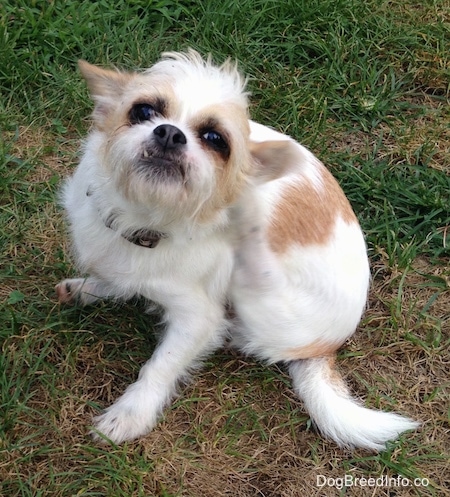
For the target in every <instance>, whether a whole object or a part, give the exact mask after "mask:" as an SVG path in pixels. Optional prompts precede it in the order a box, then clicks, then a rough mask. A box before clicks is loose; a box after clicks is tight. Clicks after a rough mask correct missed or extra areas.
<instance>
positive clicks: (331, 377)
mask: <svg viewBox="0 0 450 497" xmlns="http://www.w3.org/2000/svg"><path fill="white" fill-rule="evenodd" d="M327 362H328V367H329V371H328V381H329V382H330V383H331V384H332V385H333V387H334V388H335V390H338V391H339V392H340V394H341V395H348V394H349V391H348V387H347V385H346V384H345V382H344V380H343V379H342V376H341V375H340V374H339V371H338V370H337V368H336V355H335V354H333V355H332V356H331V357H329V358H328V360H327Z"/></svg>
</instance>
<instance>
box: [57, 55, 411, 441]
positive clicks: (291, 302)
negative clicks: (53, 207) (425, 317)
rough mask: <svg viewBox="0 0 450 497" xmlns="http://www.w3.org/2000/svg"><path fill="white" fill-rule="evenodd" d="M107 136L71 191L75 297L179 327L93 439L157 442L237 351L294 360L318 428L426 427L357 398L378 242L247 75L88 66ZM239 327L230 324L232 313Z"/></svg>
mask: <svg viewBox="0 0 450 497" xmlns="http://www.w3.org/2000/svg"><path fill="white" fill-rule="evenodd" d="M79 68H80V71H81V73H82V76H83V77H84V79H85V80H86V82H87V85H88V88H89V90H90V94H91V96H92V98H93V101H94V110H93V115H92V117H93V124H94V125H93V129H92V131H91V132H90V133H89V135H88V137H87V140H86V142H85V143H84V147H83V153H82V158H81V161H80V163H79V165H78V167H77V169H76V170H75V173H74V174H73V176H72V177H70V178H68V179H67V180H66V182H65V184H64V187H63V189H62V203H63V206H64V207H65V211H66V213H67V218H68V224H69V226H70V234H71V239H72V244H73V252H74V256H75V259H76V261H77V263H78V267H79V269H80V270H81V272H82V273H83V274H87V275H88V276H87V277H82V278H75V279H66V280H63V281H62V282H60V283H59V284H58V285H57V286H56V292H57V295H58V299H59V301H60V302H61V303H78V304H81V305H88V304H93V303H94V302H95V301H97V300H98V299H103V298H113V299H121V300H127V299H131V298H132V297H135V296H141V297H143V298H144V299H146V300H148V301H149V302H153V303H156V304H158V305H159V306H160V307H161V308H162V309H163V310H164V322H165V324H166V330H165V333H164V336H163V337H162V339H161V341H160V343H159V345H158V346H157V347H156V349H155V351H154V353H153V355H152V357H151V358H150V359H149V360H148V362H146V363H145V364H144V366H143V367H142V369H141V370H140V373H139V378H138V380H137V381H136V382H135V383H133V384H132V385H130V386H129V387H128V388H127V389H126V390H125V392H124V393H123V395H122V396H121V397H120V398H119V399H118V400H117V401H116V402H115V403H114V404H113V405H111V406H110V407H108V408H107V409H106V410H105V411H104V412H103V413H102V414H100V415H99V416H97V417H95V418H94V422H93V427H94V428H93V431H92V434H93V436H94V438H96V439H100V440H105V439H106V440H110V441H112V442H114V443H121V442H124V441H128V440H133V439H136V438H138V437H141V436H143V435H145V434H146V433H148V432H149V431H150V430H151V429H152V428H153V427H154V426H155V425H156V423H157V421H158V418H159V416H160V415H161V413H162V411H163V409H164V407H165V406H166V405H167V404H168V403H169V402H170V400H171V399H172V398H173V397H174V395H175V394H176V391H177V386H178V385H179V384H180V382H183V381H186V379H187V378H188V377H189V376H190V374H191V372H192V371H193V370H194V369H195V368H196V367H198V366H199V365H200V363H201V361H202V359H203V358H205V357H206V356H207V355H208V354H211V353H212V352H213V351H214V350H216V349H217V348H218V347H220V346H221V345H222V344H223V343H224V341H225V339H226V338H227V337H228V336H230V337H231V338H230V343H231V345H232V346H234V347H236V348H237V349H238V350H240V351H242V352H243V353H245V354H251V355H253V356H255V357H256V358H258V359H260V360H262V361H264V362H266V363H269V364H270V363H276V362H279V363H283V364H285V365H287V368H288V370H289V373H290V376H291V377H292V381H293V387H294V390H295V392H296V393H297V394H298V395H299V397H300V398H301V399H302V400H303V402H304V404H305V406H306V408H307V410H308V411H309V414H310V416H311V419H312V420H313V422H314V424H315V426H316V427H317V428H318V430H319V431H320V432H321V433H322V434H323V435H324V436H325V437H328V438H331V439H333V440H334V441H335V442H336V443H337V444H339V445H340V446H342V447H347V448H353V447H361V448H365V449H370V450H375V451H378V450H383V449H385V447H386V442H387V441H389V440H392V439H395V438H397V437H398V435H399V434H400V433H402V432H404V431H406V430H411V429H414V428H415V427H416V426H418V423H416V422H414V421H412V420H410V419H408V418H404V417H401V416H400V415H397V414H393V413H386V412H381V411H374V410H370V409H367V408H365V407H363V406H362V405H360V403H359V402H358V401H356V400H355V399H353V398H352V396H351V394H350V393H349V390H348V388H347V386H346V385H345V383H344V381H343V379H342V378H341V377H340V376H339V373H338V372H337V370H336V367H335V357H336V350H337V349H338V348H339V347H340V346H341V345H342V344H343V343H344V342H345V341H346V340H347V339H348V338H349V337H350V336H351V335H352V334H353V333H354V332H355V329H356V327H357V325H358V323H359V321H360V319H361V315H362V313H363V311H364V308H365V305H366V299H367V292H368V286H369V279H370V273H369V263H368V257H367V251H366V245H365V241H364V236H363V234H362V232H361V228H360V226H359V224H358V221H357V219H356V216H355V214H354V212H353V210H352V208H351V207H350V204H349V202H348V200H347V199H346V197H345V195H344V193H343V191H342V190H341V188H340V187H339V186H338V184H337V182H336V180H335V179H334V178H333V176H332V175H331V174H330V172H328V170H327V169H326V168H325V167H324V166H323V165H322V163H321V162H320V161H319V160H318V159H317V158H316V157H315V156H314V155H313V154H312V153H311V152H310V151H308V150H307V149H306V148H304V147H303V146H302V145H300V144H299V143H297V142H295V141H294V140H293V139H292V138H290V137H288V136H286V135H283V134H281V133H279V132H277V131H274V130H273V129H271V128H269V127H266V126H263V125H261V124H258V123H255V122H253V121H251V120H249V111H248V94H247V93H246V90H245V86H246V80H245V78H244V77H243V76H242V75H241V74H240V72H239V70H238V69H237V67H236V64H234V63H232V62H230V61H227V62H225V63H224V64H223V65H221V66H216V65H214V64H213V62H212V61H211V58H208V59H207V60H204V59H202V58H201V56H200V55H199V54H198V53H197V52H195V51H193V50H190V51H187V52H185V53H174V52H171V53H166V54H163V56H162V58H161V60H160V61H158V62H157V63H156V64H155V65H153V66H152V67H151V68H150V69H147V70H145V71H142V72H121V71H118V70H109V69H103V68H100V67H97V66H94V65H91V64H89V63H88V62H86V61H80V62H79ZM228 305H231V307H232V309H233V313H234V315H235V318H234V319H233V323H232V325H231V326H230V321H229V320H228V319H227V314H226V308H227V306H228Z"/></svg>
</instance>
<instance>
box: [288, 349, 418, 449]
mask: <svg viewBox="0 0 450 497" xmlns="http://www.w3.org/2000/svg"><path fill="white" fill-rule="evenodd" d="M289 372H290V374H291V377H292V380H293V385H294V390H295V392H296V393H297V394H298V395H299V396H300V398H301V399H302V400H303V402H304V403H305V405H306V408H307V410H308V412H309V414H310V416H311V419H312V421H313V422H314V424H315V425H316V426H317V428H318V429H319V431H320V432H321V433H322V434H323V435H324V436H326V437H329V438H331V439H333V440H334V441H335V442H336V443H337V444H338V445H340V446H341V447H348V448H354V447H360V448H364V449H370V450H375V451H380V450H384V449H386V442H387V441H389V440H393V439H395V438H397V437H398V436H399V435H400V433H402V432H404V431H407V430H412V429H415V428H417V427H418V426H419V424H420V423H417V422H416V421H413V420H411V419H408V418H404V417H402V416H399V415H398V414H393V413H390V412H382V411H373V410H371V409H367V408H365V407H363V406H361V405H360V404H359V403H358V402H357V401H356V400H355V399H353V398H352V397H351V395H350V392H349V390H348V388H347V386H346V385H345V383H344V381H343V380H342V378H341V377H340V375H339V373H338V372H337V371H336V369H335V368H334V358H318V359H305V360H299V361H294V362H292V363H290V367H289Z"/></svg>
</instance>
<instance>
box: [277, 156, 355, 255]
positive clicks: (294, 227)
mask: <svg viewBox="0 0 450 497" xmlns="http://www.w3.org/2000/svg"><path fill="white" fill-rule="evenodd" d="M317 167H318V170H319V173H320V177H321V180H322V187H321V188H320V187H315V186H314V185H313V184H312V183H311V182H310V181H308V180H305V179H304V180H303V181H298V182H296V183H293V184H291V185H289V186H288V187H287V188H286V190H285V191H284V192H283V194H282V197H281V199H280V201H279V202H278V204H277V206H276V208H275V212H274V213H273V216H272V219H271V226H270V228H269V234H268V235H269V243H270V246H271V248H272V250H274V251H275V252H277V253H283V252H284V251H286V249H287V248H288V247H289V246H291V245H292V244H295V243H297V244H300V245H325V244H326V243H327V242H328V240H329V238H330V236H331V234H332V231H333V227H334V224H335V222H336V218H337V216H341V217H342V219H343V220H344V221H345V222H347V223H356V222H357V219H356V216H355V214H354V212H353V209H352V207H351V205H350V203H349V201H348V200H347V198H346V197H345V195H344V192H343V191H342V189H341V187H340V186H339V184H338V183H337V181H336V180H335V179H334V177H333V176H332V174H331V173H330V172H329V171H328V170H327V169H326V168H325V166H323V164H321V163H320V162H319V161H317Z"/></svg>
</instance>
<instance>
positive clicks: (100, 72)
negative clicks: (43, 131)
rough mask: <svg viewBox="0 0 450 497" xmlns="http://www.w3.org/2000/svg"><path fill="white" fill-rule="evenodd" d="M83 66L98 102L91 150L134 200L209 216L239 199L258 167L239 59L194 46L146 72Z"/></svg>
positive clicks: (82, 63) (110, 178)
mask: <svg viewBox="0 0 450 497" xmlns="http://www.w3.org/2000/svg"><path fill="white" fill-rule="evenodd" d="M79 67H80V70H81V73H82V75H83V76H84V78H85V79H86V81H87V84H88V87H89V90H90V93H91V95H92V98H93V100H94V102H95V109H94V112H93V119H94V128H95V129H94V131H93V135H92V139H91V140H90V142H88V147H89V153H94V154H95V155H96V161H97V163H99V164H101V167H102V173H103V174H104V175H105V177H106V178H105V179H106V180H107V181H112V182H113V183H114V187H115V188H116V189H117V190H118V191H119V192H120V193H121V194H122V195H123V196H124V197H125V198H126V200H127V201H130V202H133V203H137V204H140V205H146V206H151V207H152V208H156V209H158V208H160V209H162V210H170V211H171V212H172V214H173V215H174V216H179V215H180V214H184V215H189V216H193V215H200V216H201V217H208V216H211V215H212V214H213V213H214V212H215V211H217V210H218V209H220V208H221V207H224V206H227V205H229V204H230V203H231V202H232V201H233V200H234V198H235V197H236V196H237V194H238V193H239V190H240V187H241V184H242V182H243V181H244V179H245V176H246V174H247V171H248V169H249V167H250V164H251V159H250V148H249V143H248V140H249V124H248V115H247V96H246V93H245V89H244V87H245V80H244V79H243V78H242V76H241V75H240V74H239V72H238V71H237V69H236V66H235V65H234V64H232V63H230V62H225V63H224V64H223V65H222V66H220V67H217V66H214V65H213V64H212V63H211V61H210V59H208V60H206V61H205V60H203V59H201V57H200V56H199V55H198V54H197V53H196V52H194V51H189V52H188V53H185V54H180V53H167V54H164V55H163V58H162V59H161V60H160V61H159V62H158V63H156V64H155V65H154V66H153V67H151V68H150V69H148V70H146V71H144V72H120V71H116V70H106V69H102V68H99V67H97V66H93V65H91V64H89V63H87V62H85V61H80V62H79ZM177 212H178V214H177Z"/></svg>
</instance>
